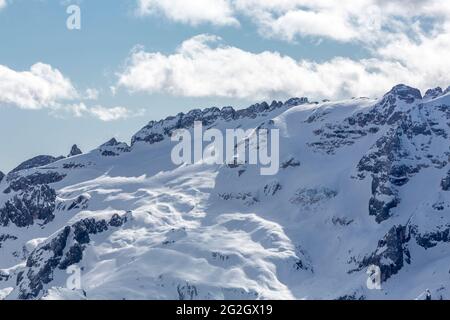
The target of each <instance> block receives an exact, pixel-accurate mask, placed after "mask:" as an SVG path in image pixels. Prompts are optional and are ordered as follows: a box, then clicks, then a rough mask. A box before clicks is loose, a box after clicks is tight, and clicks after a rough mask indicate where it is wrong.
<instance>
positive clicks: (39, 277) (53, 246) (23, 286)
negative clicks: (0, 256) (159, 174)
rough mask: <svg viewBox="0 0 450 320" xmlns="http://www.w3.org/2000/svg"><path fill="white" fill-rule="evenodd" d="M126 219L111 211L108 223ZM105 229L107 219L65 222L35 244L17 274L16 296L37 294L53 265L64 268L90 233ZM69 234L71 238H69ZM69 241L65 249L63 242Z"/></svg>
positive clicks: (80, 254)
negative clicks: (41, 242) (66, 223)
mask: <svg viewBox="0 0 450 320" xmlns="http://www.w3.org/2000/svg"><path fill="white" fill-rule="evenodd" d="M126 220H127V218H126V216H123V217H120V216H119V215H118V214H117V215H113V216H112V218H111V220H110V222H109V225H110V226H111V227H113V226H121V225H123V224H124V223H125V222H126ZM107 230H108V223H107V222H106V221H105V220H99V221H96V220H95V219H93V218H92V219H84V220H80V221H78V222H76V223H75V224H73V225H72V226H66V227H65V228H64V229H62V230H61V231H59V232H58V233H57V235H56V236H55V237H54V238H53V239H52V240H50V242H48V243H46V244H44V245H41V246H39V247H37V248H36V249H35V250H34V251H33V252H32V253H31V254H30V255H29V257H28V259H27V262H26V268H27V269H26V270H25V271H24V272H21V273H19V274H18V276H17V280H16V282H17V286H18V290H19V293H18V297H19V299H24V300H30V299H36V298H38V297H39V296H40V294H41V293H42V290H43V289H44V285H45V284H48V283H49V282H51V281H52V280H53V273H54V271H55V269H56V268H59V269H61V270H65V269H67V268H68V267H69V266H71V265H73V264H76V263H79V262H80V261H81V260H82V258H83V251H84V249H85V246H84V245H86V244H88V243H89V242H90V238H89V235H90V234H98V233H101V232H104V231H107ZM71 234H72V235H73V240H71V239H72V237H71ZM72 241H73V245H72V246H71V247H70V248H69V249H68V250H67V251H66V248H67V244H68V243H71V242H72ZM65 251H66V253H65V254H64V252H65Z"/></svg>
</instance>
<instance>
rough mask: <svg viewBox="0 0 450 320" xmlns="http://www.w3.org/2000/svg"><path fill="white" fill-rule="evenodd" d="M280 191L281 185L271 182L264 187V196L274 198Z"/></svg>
mask: <svg viewBox="0 0 450 320" xmlns="http://www.w3.org/2000/svg"><path fill="white" fill-rule="evenodd" d="M281 189H282V186H281V184H280V183H279V182H278V181H273V182H271V183H268V184H266V185H265V186H264V194H265V195H266V196H274V195H275V194H277V193H278V191H280V190H281Z"/></svg>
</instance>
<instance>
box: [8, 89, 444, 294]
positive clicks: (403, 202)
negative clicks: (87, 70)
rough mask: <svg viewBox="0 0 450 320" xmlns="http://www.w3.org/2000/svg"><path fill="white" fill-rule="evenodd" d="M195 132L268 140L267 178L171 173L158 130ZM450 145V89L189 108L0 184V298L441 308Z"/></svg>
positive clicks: (19, 171) (44, 160)
mask: <svg viewBox="0 0 450 320" xmlns="http://www.w3.org/2000/svg"><path fill="white" fill-rule="evenodd" d="M196 121H201V122H202V123H203V126H204V127H207V128H216V129H220V130H225V129H235V128H241V129H246V130H247V129H252V128H253V129H257V128H266V129H279V132H280V168H279V171H278V173H277V174H276V175H273V176H264V175H261V174H260V168H259V167H258V166H257V165H250V164H246V163H244V164H237V165H227V164H223V165H217V164H214V165H212V164H207V163H206V162H205V161H201V162H197V163H194V164H189V165H188V164H185V165H181V166H176V165H174V164H173V162H172V161H171V151H172V148H173V146H174V142H172V141H171V133H172V132H173V131H174V130H176V129H181V128H185V129H188V130H193V127H194V123H195V122H196ZM449 136H450V89H447V90H442V89H440V88H436V89H432V90H428V91H427V92H426V94H424V95H422V94H421V92H420V91H419V90H417V89H414V88H411V87H408V86H406V85H397V86H395V87H394V88H393V89H392V90H391V91H390V92H388V93H386V94H385V95H384V96H383V97H380V98H379V99H368V98H353V99H350V100H344V101H337V102H330V101H324V102H320V103H317V102H311V101H309V100H308V99H307V98H293V99H290V100H288V101H286V102H277V101H274V102H272V103H270V104H269V103H260V104H256V105H253V106H251V107H249V108H247V109H244V110H234V109H233V108H231V107H226V108H223V109H218V108H210V109H205V110H193V111H190V112H189V113H187V114H178V115H176V116H174V117H169V118H167V119H165V120H161V121H152V122H150V123H149V124H148V125H147V126H146V127H144V128H142V129H141V130H140V131H138V132H137V133H136V134H135V135H134V136H133V137H132V139H131V144H128V143H125V142H119V141H116V140H115V139H112V140H110V141H108V142H106V143H105V144H103V145H101V146H99V147H98V148H97V149H95V150H92V151H90V152H88V153H84V154H83V153H82V152H81V150H80V149H79V148H78V147H76V146H74V147H73V148H72V150H71V151H70V154H69V156H67V157H59V158H57V157H52V156H38V157H36V158H33V159H31V160H28V161H26V162H24V163H22V164H20V165H19V166H18V167H17V168H16V169H14V170H13V171H11V172H9V173H7V174H1V173H0V248H1V249H0V298H4V299H26V300H29V299H31V300H33V299H423V298H424V297H425V296H426V297H428V298H431V299H450V276H449V272H450V243H449V242H450V163H449V162H450V139H449ZM241 142H242V141H241ZM242 143H243V142H242ZM252 147H253V148H255V147H257V146H254V145H253V146H250V148H252ZM74 266H76V267H78V268H79V269H80V272H81V276H82V277H81V278H82V287H80V288H79V289H75V290H74V289H69V288H67V279H68V277H70V273H69V272H68V271H70V270H71V269H72V267H74ZM371 268H379V271H380V274H379V276H380V282H381V283H380V286H379V287H378V288H373V287H370V286H368V281H367V279H368V273H367V272H368V270H369V271H370V269H371Z"/></svg>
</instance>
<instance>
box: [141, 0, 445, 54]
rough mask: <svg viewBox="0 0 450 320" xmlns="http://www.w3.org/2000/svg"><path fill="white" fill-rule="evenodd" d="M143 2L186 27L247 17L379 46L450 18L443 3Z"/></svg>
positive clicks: (264, 30)
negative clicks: (187, 25) (391, 39)
mask: <svg viewBox="0 0 450 320" xmlns="http://www.w3.org/2000/svg"><path fill="white" fill-rule="evenodd" d="M137 1H138V8H139V12H140V14H142V15H146V14H157V13H162V14H163V15H164V16H165V17H167V18H168V19H171V20H173V21H176V22H180V23H189V24H199V23H210V24H215V25H233V24H234V25H237V24H239V20H240V19H241V18H242V17H246V18H247V19H249V20H251V21H253V22H254V23H255V25H256V26H257V27H258V29H259V30H260V33H261V34H262V35H264V36H269V37H270V36H272V37H277V38H282V39H285V40H288V41H292V40H295V39H296V38H297V37H308V36H312V37H324V38H329V39H333V40H336V41H341V42H352V41H358V42H361V43H365V44H371V45H374V44H379V43H380V42H385V41H386V40H388V39H389V38H390V37H393V36H394V38H395V35H398V34H408V35H410V36H412V37H413V36H415V35H417V33H418V32H419V33H421V32H424V31H425V30H426V29H427V28H430V24H431V28H439V27H440V26H442V24H443V23H445V22H446V21H448V20H449V18H450V2H449V1H441V0H411V1H404V0H358V1H354V0H340V1H330V0H191V1H184V0H137ZM417 23H419V26H420V28H419V29H417ZM422 25H423V26H422ZM415 26H416V27H415Z"/></svg>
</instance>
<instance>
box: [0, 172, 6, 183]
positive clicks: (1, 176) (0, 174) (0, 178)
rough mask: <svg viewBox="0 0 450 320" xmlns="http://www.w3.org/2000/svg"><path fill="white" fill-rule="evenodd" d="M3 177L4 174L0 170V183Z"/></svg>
mask: <svg viewBox="0 0 450 320" xmlns="http://www.w3.org/2000/svg"><path fill="white" fill-rule="evenodd" d="M4 177H5V174H4V173H3V172H1V171H0V183H2V181H3V178H4Z"/></svg>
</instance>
